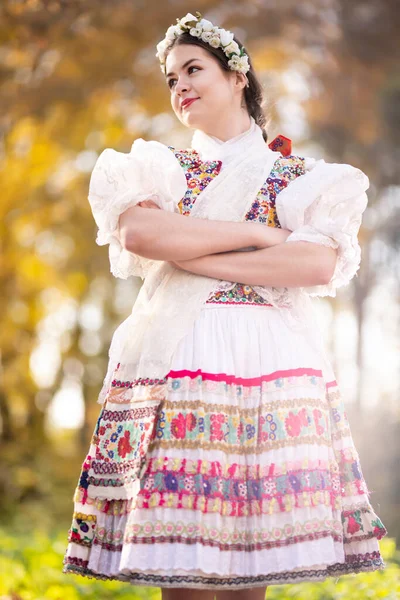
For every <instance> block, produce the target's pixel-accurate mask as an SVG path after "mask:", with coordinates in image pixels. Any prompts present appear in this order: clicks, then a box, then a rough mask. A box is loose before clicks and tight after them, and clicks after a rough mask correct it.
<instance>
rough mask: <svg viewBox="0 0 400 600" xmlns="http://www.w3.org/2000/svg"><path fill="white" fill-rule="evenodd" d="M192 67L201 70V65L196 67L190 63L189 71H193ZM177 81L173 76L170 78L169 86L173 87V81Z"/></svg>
mask: <svg viewBox="0 0 400 600" xmlns="http://www.w3.org/2000/svg"><path fill="white" fill-rule="evenodd" d="M192 69H197V70H198V71H201V69H200V67H196V66H195V65H190V67H188V73H189V74H190V73H191V70H192ZM173 81H176V79H173V78H172V77H171V79H169V80H168V87H169V88H170V89H171V88H172V87H173V85H172V82H173Z"/></svg>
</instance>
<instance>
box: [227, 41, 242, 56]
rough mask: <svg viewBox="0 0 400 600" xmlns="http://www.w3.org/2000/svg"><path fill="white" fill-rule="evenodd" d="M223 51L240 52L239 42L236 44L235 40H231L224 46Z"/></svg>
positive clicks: (229, 52)
mask: <svg viewBox="0 0 400 600" xmlns="http://www.w3.org/2000/svg"><path fill="white" fill-rule="evenodd" d="M224 52H225V54H227V55H228V54H239V53H240V48H239V44H237V43H236V42H235V41H232V42H231V43H230V44H229V45H228V46H225V47H224Z"/></svg>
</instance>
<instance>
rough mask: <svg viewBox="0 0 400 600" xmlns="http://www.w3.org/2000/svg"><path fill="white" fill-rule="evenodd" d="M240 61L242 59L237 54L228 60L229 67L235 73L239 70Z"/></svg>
mask: <svg viewBox="0 0 400 600" xmlns="http://www.w3.org/2000/svg"><path fill="white" fill-rule="evenodd" d="M239 60H240V57H239V56H238V55H237V54H234V55H233V56H232V58H231V59H230V60H228V65H229V67H230V68H231V69H232V70H233V71H238V70H239Z"/></svg>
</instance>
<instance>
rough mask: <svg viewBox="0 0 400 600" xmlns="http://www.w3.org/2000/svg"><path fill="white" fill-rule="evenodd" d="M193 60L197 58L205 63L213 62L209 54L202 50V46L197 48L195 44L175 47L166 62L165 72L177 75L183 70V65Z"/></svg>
mask: <svg viewBox="0 0 400 600" xmlns="http://www.w3.org/2000/svg"><path fill="white" fill-rule="evenodd" d="M191 58H197V59H200V60H202V61H203V62H205V61H208V60H212V57H211V56H210V55H209V53H208V52H207V51H206V50H204V48H200V46H195V45H194V44H190V45H189V44H182V45H180V46H174V47H173V48H172V50H171V51H170V52H169V54H168V56H167V59H166V61H165V72H166V73H167V74H171V73H177V72H178V71H179V69H181V68H182V65H183V64H184V63H185V62H187V61H188V60H190V59H191Z"/></svg>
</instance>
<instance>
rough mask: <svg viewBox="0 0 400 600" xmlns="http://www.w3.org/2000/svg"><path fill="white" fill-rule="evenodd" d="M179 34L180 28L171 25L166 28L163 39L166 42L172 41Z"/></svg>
mask: <svg viewBox="0 0 400 600" xmlns="http://www.w3.org/2000/svg"><path fill="white" fill-rule="evenodd" d="M180 32H181V28H180V27H178V26H177V25H171V27H168V29H167V32H166V34H165V37H166V39H167V40H174V39H175V38H176V37H177V36H178V35H179V34H180Z"/></svg>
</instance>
